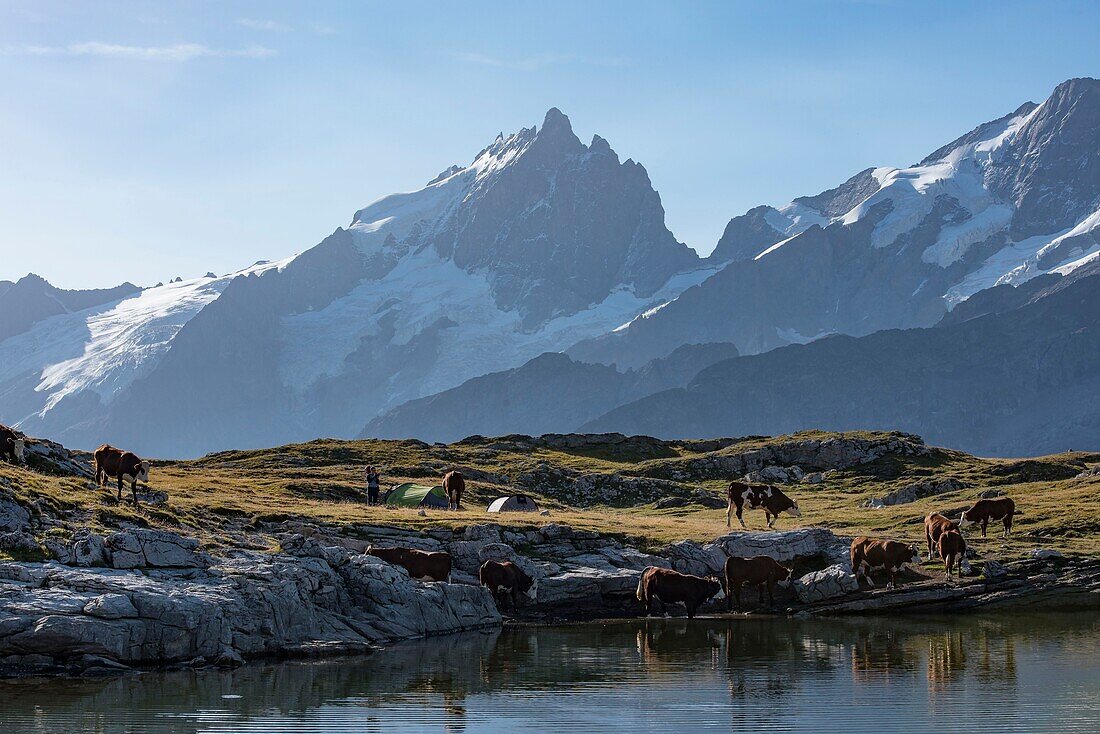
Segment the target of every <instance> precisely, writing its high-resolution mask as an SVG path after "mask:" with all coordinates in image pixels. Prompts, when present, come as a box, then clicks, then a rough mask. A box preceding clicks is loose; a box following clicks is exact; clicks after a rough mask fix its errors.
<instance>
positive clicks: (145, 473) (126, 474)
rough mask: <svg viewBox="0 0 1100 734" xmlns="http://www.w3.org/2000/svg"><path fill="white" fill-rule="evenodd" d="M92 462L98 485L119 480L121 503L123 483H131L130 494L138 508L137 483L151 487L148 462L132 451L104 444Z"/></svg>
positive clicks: (96, 452)
mask: <svg viewBox="0 0 1100 734" xmlns="http://www.w3.org/2000/svg"><path fill="white" fill-rule="evenodd" d="M92 462H93V467H94V469H95V482H96V484H97V485H103V484H106V483H107V479H108V478H111V479H116V480H118V499H119V501H121V500H122V483H123V482H129V483H130V492H132V493H133V495H134V505H135V506H137V503H138V500H137V483H138V482H142V483H144V484H145V486H147V487H148V486H149V466H150V464H149V462H148V461H142V460H141V458H139V457H138V455H137V454H135V453H133V452H131V451H123V450H122V449H116V448H115V447H114V446H111V445H110V444H103V445H102V446H100V447H99V448H98V449H96V450H95V453H94V454H92Z"/></svg>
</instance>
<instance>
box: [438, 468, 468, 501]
mask: <svg viewBox="0 0 1100 734" xmlns="http://www.w3.org/2000/svg"><path fill="white" fill-rule="evenodd" d="M465 490H466V480H465V479H463V478H462V472H457V471H449V472H447V473H446V474H444V475H443V491H444V492H446V493H447V509H448V510H461V509H462V493H463V492H464V491H465Z"/></svg>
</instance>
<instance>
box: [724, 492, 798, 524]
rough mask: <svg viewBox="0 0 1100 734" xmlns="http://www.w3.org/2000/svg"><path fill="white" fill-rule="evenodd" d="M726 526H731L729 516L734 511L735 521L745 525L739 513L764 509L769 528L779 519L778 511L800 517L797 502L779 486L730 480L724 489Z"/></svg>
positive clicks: (730, 516) (731, 515)
mask: <svg viewBox="0 0 1100 734" xmlns="http://www.w3.org/2000/svg"><path fill="white" fill-rule="evenodd" d="M726 500H727V505H726V527H727V528H728V527H731V522H730V521H731V518H732V517H733V515H734V512H735V511H736V514H737V522H739V523H741V527H745V520H744V518H742V517H741V513H742V512H744V511H745V510H757V509H761V508H762V509H763V510H764V519H765V520H766V521H767V523H768V527H769V528H774V527H775V521H776V520H777V519H779V513H781V512H785V513H787V514H788V515H790V516H791V517H801V516H802V512H801V511H800V510H799V509H798V503H797V502H795V501H794V500H792V499H791V498H790V497H788V496H787V495H785V494H783V492H781V491H780V489H779V487H776V486H774V485H771V484H746V483H745V482H738V481H732V482H730V486H729V488H728V489H727V490H726Z"/></svg>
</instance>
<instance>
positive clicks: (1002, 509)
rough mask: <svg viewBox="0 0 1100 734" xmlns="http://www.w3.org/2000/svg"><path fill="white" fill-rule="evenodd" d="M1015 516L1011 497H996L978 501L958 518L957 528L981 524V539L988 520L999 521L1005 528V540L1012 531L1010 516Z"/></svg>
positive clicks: (1014, 507)
mask: <svg viewBox="0 0 1100 734" xmlns="http://www.w3.org/2000/svg"><path fill="white" fill-rule="evenodd" d="M1015 514H1016V503H1015V502H1013V501H1012V498H1011V497H997V498H995V499H985V500H978V501H977V502H975V503H974V505H973V506H972V507H971V508H970V509H969V510H967V511H966V512H964V513H963V514H962V517H960V518H959V527H960V528H965V527H966V526H967V525H975V524H979V523H980V524H981V526H982V537H983V538H984V537H985V529H986V528H987V527H988V526H989V521H990V520H1000V521H1001V522H1002V524H1004V526H1005V531H1004V535H1003V536H1002V537H1005V538H1007V537H1008V534H1009V533H1010V532H1011V531H1012V516H1013V515H1015Z"/></svg>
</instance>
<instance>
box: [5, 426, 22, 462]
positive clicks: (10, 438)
mask: <svg viewBox="0 0 1100 734" xmlns="http://www.w3.org/2000/svg"><path fill="white" fill-rule="evenodd" d="M23 447H24V442H23V436H22V435H20V433H19V432H18V431H16V430H15V429H13V428H8V427H7V426H5V425H0V458H2V459H7V460H8V461H10V462H11V463H12V464H15V463H16V462H22V461H23Z"/></svg>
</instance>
